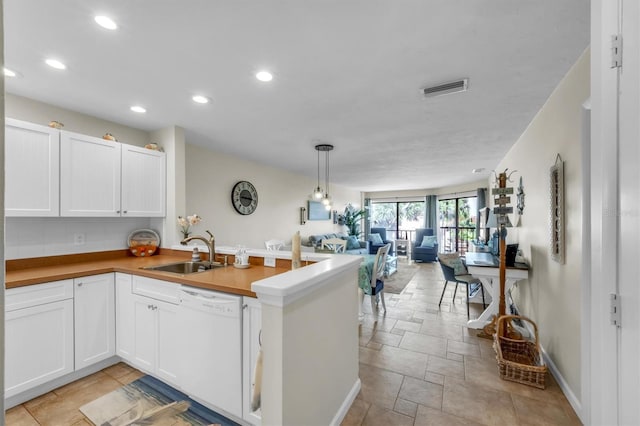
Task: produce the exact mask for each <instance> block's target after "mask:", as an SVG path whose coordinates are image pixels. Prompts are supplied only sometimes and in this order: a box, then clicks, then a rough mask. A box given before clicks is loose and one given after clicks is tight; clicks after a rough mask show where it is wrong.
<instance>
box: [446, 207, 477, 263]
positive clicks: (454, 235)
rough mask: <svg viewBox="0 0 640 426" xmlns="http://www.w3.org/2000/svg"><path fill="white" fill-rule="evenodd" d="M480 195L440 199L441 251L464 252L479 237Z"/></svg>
mask: <svg viewBox="0 0 640 426" xmlns="http://www.w3.org/2000/svg"><path fill="white" fill-rule="evenodd" d="M477 212H478V197H477V196H475V195H474V196H467V197H452V198H444V199H440V200H439V201H438V225H439V228H440V229H439V232H440V238H438V240H439V241H440V251H442V252H454V251H457V252H459V253H460V254H464V253H466V252H467V251H468V248H469V244H470V243H471V241H473V240H475V239H477V235H476V224H477V221H478V217H477Z"/></svg>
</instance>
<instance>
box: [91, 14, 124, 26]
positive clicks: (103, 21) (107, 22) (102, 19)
mask: <svg viewBox="0 0 640 426" xmlns="http://www.w3.org/2000/svg"><path fill="white" fill-rule="evenodd" d="M93 19H95V21H96V23H97V24H98V25H100V26H101V27H102V28H106V29H108V30H117V29H118V24H116V23H115V22H114V21H113V19H111V18H109V17H108V16H103V15H98V16H96V17H95V18H93Z"/></svg>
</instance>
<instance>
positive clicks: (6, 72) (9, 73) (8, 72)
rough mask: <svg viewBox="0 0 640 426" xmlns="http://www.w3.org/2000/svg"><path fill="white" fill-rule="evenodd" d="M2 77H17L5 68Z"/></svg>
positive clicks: (13, 72)
mask: <svg viewBox="0 0 640 426" xmlns="http://www.w3.org/2000/svg"><path fill="white" fill-rule="evenodd" d="M4 75H5V76H6V77H15V76H17V75H18V73H16V72H15V71H12V70H10V69H9V68H5V69H4Z"/></svg>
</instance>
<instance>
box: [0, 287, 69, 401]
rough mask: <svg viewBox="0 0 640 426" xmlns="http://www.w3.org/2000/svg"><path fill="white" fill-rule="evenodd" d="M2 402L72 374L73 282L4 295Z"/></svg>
mask: <svg viewBox="0 0 640 426" xmlns="http://www.w3.org/2000/svg"><path fill="white" fill-rule="evenodd" d="M5 310H6V313H5V368H4V371H5V376H4V381H5V395H4V396H5V398H9V397H12V396H14V395H17V394H19V393H21V392H23V391H26V390H28V389H31V388H34V387H36V386H38V385H41V384H43V383H46V382H48V381H50V380H53V379H55V378H58V377H61V376H64V375H65V374H68V373H71V372H73V357H74V352H73V340H74V339H73V335H74V332H73V281H72V280H64V281H56V282H52V283H45V284H38V285H33V286H27V287H19V288H14V289H9V290H7V291H6V293H5Z"/></svg>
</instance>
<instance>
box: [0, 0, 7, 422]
mask: <svg viewBox="0 0 640 426" xmlns="http://www.w3.org/2000/svg"><path fill="white" fill-rule="evenodd" d="M2 10H3V8H2V0H0V58H1V59H2V65H3V67H4V20H3V17H2ZM4 103H5V94H4V73H3V75H2V76H1V77H0V124H1V125H2V127H1V128H3V129H4ZM0 218H2V223H3V226H0V240H1V241H2V246H0V247H3V249H2V250H1V251H0V262H1V263H2V264H3V265H4V261H5V258H6V255H5V253H6V252H5V250H4V227H5V225H4V132H2V134H1V135H0ZM4 270H5V268H2V270H0V280H2V282H3V283H4V282H5V281H4ZM0 312H4V286H2V289H1V290H0ZM0 342H2V343H0V348H2V350H1V351H0V412H1V413H2V414H1V415H0V420H2V422H0V423H4V322H3V326H2V327H0Z"/></svg>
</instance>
